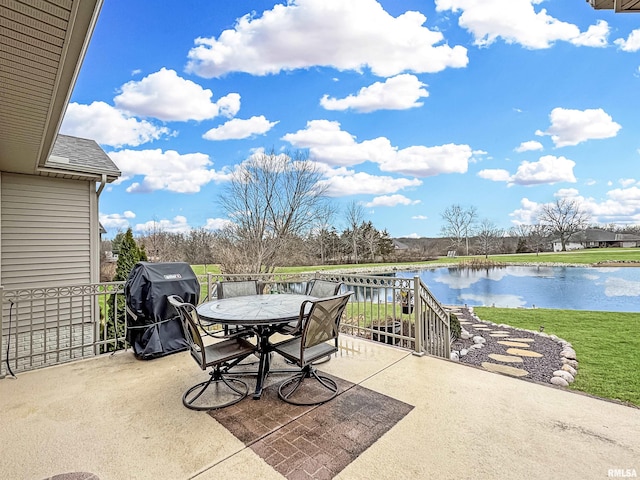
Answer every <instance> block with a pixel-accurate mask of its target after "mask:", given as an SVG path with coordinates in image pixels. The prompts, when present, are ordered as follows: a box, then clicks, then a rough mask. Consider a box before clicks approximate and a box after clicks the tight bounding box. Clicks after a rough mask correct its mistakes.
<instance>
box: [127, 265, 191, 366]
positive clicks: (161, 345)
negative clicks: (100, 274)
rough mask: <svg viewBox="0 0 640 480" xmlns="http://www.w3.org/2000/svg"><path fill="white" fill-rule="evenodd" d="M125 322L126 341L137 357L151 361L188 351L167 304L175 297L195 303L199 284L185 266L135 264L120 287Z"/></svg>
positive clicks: (177, 318) (172, 309)
mask: <svg viewBox="0 0 640 480" xmlns="http://www.w3.org/2000/svg"><path fill="white" fill-rule="evenodd" d="M124 293H125V297H126V303H127V311H128V312H129V319H128V322H127V342H129V344H130V345H131V346H132V347H133V353H134V354H135V355H136V357H138V358H142V359H151V358H156V357H162V356H164V355H168V354H170V353H174V352H178V351H182V350H185V349H187V348H188V343H187V341H186V340H185V338H184V331H183V329H182V323H181V321H180V317H179V316H178V314H177V312H176V311H175V309H174V308H173V307H172V306H171V305H170V304H169V302H168V301H167V296H169V295H179V296H180V297H181V298H182V299H183V300H184V301H185V302H189V303H192V304H194V305H197V304H198V300H199V298H200V284H199V283H198V278H197V277H196V274H195V273H194V272H193V270H192V269H191V266H190V265H189V264H188V263H184V262H167V263H151V262H138V263H136V264H135V266H134V267H133V269H132V270H131V273H130V274H129V278H128V279H127V282H126V283H125V286H124Z"/></svg>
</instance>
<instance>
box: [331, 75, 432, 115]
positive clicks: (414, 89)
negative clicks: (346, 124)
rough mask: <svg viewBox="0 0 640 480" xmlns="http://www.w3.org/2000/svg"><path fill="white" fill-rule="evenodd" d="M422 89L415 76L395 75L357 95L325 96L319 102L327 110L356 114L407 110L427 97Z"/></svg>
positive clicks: (419, 105)
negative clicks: (350, 111)
mask: <svg viewBox="0 0 640 480" xmlns="http://www.w3.org/2000/svg"><path fill="white" fill-rule="evenodd" d="M423 87H426V85H425V84H424V83H422V82H421V81H420V80H418V77H416V76H415V75H410V74H408V73H406V74H403V75H397V76H395V77H391V78H389V79H387V80H386V81H385V82H375V83H374V84H372V85H369V86H368V87H363V88H361V89H360V91H359V92H358V94H357V95H349V96H347V97H345V98H342V99H337V98H331V97H329V96H328V95H325V96H323V97H322V99H321V100H320V105H322V106H323V107H324V108H326V109H327V110H348V109H352V110H355V111H357V112H364V113H368V112H373V111H376V110H407V109H409V108H415V107H421V106H422V105H423V103H422V102H420V101H419V100H420V99H421V98H425V97H428V96H429V92H427V90H426V89H425V88H423Z"/></svg>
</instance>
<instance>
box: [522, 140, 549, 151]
mask: <svg viewBox="0 0 640 480" xmlns="http://www.w3.org/2000/svg"><path fill="white" fill-rule="evenodd" d="M543 149H544V147H543V146H542V144H541V143H540V142H537V141H535V140H529V141H528V142H522V143H521V144H520V145H518V146H517V147H516V148H515V151H516V152H518V153H522V152H531V151H534V150H543Z"/></svg>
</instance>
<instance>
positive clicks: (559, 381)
mask: <svg viewBox="0 0 640 480" xmlns="http://www.w3.org/2000/svg"><path fill="white" fill-rule="evenodd" d="M551 383H553V384H554V385H557V386H559V387H568V386H569V382H567V381H566V380H565V379H564V378H562V377H552V378H551Z"/></svg>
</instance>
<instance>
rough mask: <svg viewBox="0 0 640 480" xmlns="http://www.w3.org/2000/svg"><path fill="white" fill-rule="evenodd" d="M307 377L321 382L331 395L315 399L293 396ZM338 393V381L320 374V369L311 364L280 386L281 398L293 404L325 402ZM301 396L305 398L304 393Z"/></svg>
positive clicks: (304, 404)
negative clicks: (299, 398)
mask: <svg viewBox="0 0 640 480" xmlns="http://www.w3.org/2000/svg"><path fill="white" fill-rule="evenodd" d="M306 378H309V379H310V378H314V379H315V380H316V381H318V382H319V383H320V385H322V387H324V389H326V390H328V391H329V395H328V396H325V397H321V398H319V399H317V398H316V399H315V400H303V399H302V400H298V399H295V398H292V397H293V396H294V394H295V393H296V391H298V388H299V387H300V386H302V384H303V382H304V380H305V379H306ZM337 394H338V385H337V384H336V382H335V381H334V380H332V379H331V378H329V377H327V376H324V375H319V374H318V371H317V370H316V369H315V368H313V367H312V366H311V365H308V366H306V367H305V368H303V369H302V371H301V372H300V373H297V374H295V375H294V376H292V377H290V378H288V379H287V380H285V381H284V382H282V384H281V385H280V388H278V397H280V399H282V400H284V401H285V402H287V403H291V404H293V405H302V406H311V405H320V404H323V403H325V402H328V401H329V400H332V399H333V398H335V396H336V395H337ZM301 396H302V397H303V398H304V394H303V395H301Z"/></svg>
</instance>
